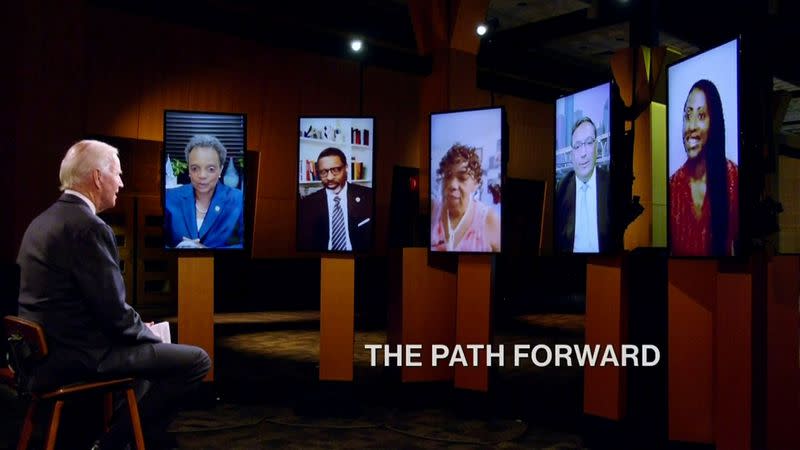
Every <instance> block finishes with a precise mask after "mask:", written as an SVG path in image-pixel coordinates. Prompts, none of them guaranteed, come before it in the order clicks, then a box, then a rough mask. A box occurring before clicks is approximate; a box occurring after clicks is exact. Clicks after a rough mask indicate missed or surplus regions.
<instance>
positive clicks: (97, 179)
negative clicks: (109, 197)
mask: <svg viewBox="0 0 800 450" xmlns="http://www.w3.org/2000/svg"><path fill="white" fill-rule="evenodd" d="M92 181H94V186H95V187H96V188H97V189H100V188H101V187H102V183H101V182H100V169H94V170H92Z"/></svg>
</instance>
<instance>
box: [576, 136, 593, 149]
mask: <svg viewBox="0 0 800 450" xmlns="http://www.w3.org/2000/svg"><path fill="white" fill-rule="evenodd" d="M594 143H595V138H589V139H586V140H585V141H583V142H573V143H572V149H573V150H580V148H581V147H591V146H594Z"/></svg>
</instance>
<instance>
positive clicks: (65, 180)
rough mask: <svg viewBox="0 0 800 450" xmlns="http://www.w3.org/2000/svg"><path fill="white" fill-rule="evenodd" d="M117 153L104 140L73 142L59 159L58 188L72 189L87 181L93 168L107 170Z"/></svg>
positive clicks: (89, 179) (117, 151)
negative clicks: (62, 157) (59, 182)
mask: <svg viewBox="0 0 800 450" xmlns="http://www.w3.org/2000/svg"><path fill="white" fill-rule="evenodd" d="M118 155H119V150H117V149H116V148H115V147H112V146H110V145H108V144H106V143H105V142H100V141H93V140H83V141H80V142H77V143H75V145H73V146H72V147H70V148H69V150H67V154H66V155H65V156H64V159H62V160H61V170H59V172H58V178H59V179H60V180H61V188H60V189H61V190H62V191H63V190H65V189H74V188H76V187H79V186H82V185H85V184H86V183H89V182H90V181H91V178H90V177H91V175H92V172H93V171H94V170H95V169H100V170H102V171H105V172H108V171H109V170H111V165H112V164H113V162H114V158H115V157H118Z"/></svg>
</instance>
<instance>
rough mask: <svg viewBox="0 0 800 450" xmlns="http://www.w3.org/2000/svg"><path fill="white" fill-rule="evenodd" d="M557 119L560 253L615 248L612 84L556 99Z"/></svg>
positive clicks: (556, 212) (557, 237)
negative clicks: (612, 211) (612, 203)
mask: <svg viewBox="0 0 800 450" xmlns="http://www.w3.org/2000/svg"><path fill="white" fill-rule="evenodd" d="M555 123H556V139H555V145H556V148H555V152H556V155H555V166H556V167H555V181H556V188H555V196H554V198H555V207H554V210H553V214H554V219H555V228H554V236H555V242H554V245H555V251H556V253H567V254H569V253H605V252H608V251H611V250H612V248H611V247H612V246H613V244H612V236H611V233H612V226H611V223H612V217H611V208H610V206H611V203H610V200H611V198H612V196H611V194H610V189H611V171H610V169H611V143H612V142H611V134H612V133H611V128H612V127H611V83H604V84H601V85H600V86H596V87H593V88H591V89H586V90H583V91H580V92H577V93H575V94H572V95H569V96H565V97H562V98H559V99H558V100H556V122H555Z"/></svg>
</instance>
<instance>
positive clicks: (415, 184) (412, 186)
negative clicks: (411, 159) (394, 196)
mask: <svg viewBox="0 0 800 450" xmlns="http://www.w3.org/2000/svg"><path fill="white" fill-rule="evenodd" d="M408 188H409V190H411V192H416V191H417V188H419V178H417V177H409V178H408Z"/></svg>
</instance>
